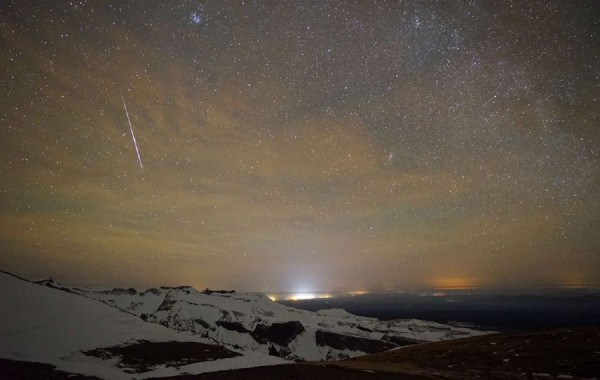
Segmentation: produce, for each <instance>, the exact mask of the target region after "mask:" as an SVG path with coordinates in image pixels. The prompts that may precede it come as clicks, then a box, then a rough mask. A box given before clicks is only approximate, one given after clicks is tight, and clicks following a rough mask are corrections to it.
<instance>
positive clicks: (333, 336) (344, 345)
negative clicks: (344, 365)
mask: <svg viewBox="0 0 600 380" xmlns="http://www.w3.org/2000/svg"><path fill="white" fill-rule="evenodd" d="M315 338H316V341H317V345H318V346H322V347H332V348H335V349H337V350H341V351H343V350H349V351H360V352H366V353H369V354H372V353H375V352H382V351H387V350H391V349H392V348H396V347H397V345H396V344H394V343H391V342H386V341H383V340H375V339H368V338H362V337H357V336H351V335H343V334H338V333H334V332H329V331H322V330H318V331H317V332H316V333H315Z"/></svg>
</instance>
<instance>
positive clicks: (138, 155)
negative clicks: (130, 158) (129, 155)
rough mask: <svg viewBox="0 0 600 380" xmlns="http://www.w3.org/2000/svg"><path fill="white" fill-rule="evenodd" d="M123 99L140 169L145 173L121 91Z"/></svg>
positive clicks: (123, 98)
mask: <svg viewBox="0 0 600 380" xmlns="http://www.w3.org/2000/svg"><path fill="white" fill-rule="evenodd" d="M121 99H122V100H123V108H125V115H127V123H129V130H130V131H131V138H132V139H133V146H135V153H137V158H138V162H139V163H140V169H142V173H143V172H144V165H143V164H142V157H140V150H139V149H138V146H137V142H136V141H135V134H134V133H133V127H132V126H131V120H129V112H128V111H127V105H126V104H125V97H124V96H123V92H122V91H121Z"/></svg>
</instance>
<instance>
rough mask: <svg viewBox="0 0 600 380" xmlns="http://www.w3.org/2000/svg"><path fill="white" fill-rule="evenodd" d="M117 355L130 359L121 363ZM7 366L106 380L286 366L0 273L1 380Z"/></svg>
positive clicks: (280, 361)
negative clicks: (14, 364) (40, 366)
mask: <svg viewBox="0 0 600 380" xmlns="http://www.w3.org/2000/svg"><path fill="white" fill-rule="evenodd" d="M46 285H48V284H46ZM62 290H67V291H68V290H69V288H67V287H63V289H62ZM158 346H160V347H161V348H163V349H162V350H161V352H159V354H160V355H156V354H157V352H156V351H157V350H156V348H155V347H158ZM165 347H166V349H165ZM149 351H154V355H150V354H152V352H149ZM123 352H127V353H128V356H129V357H130V358H133V360H129V361H127V360H125V356H123V355H122V353H123ZM11 360H12V361H19V362H23V363H34V364H32V365H36V364H35V363H42V364H45V365H48V366H49V367H54V368H56V369H58V370H60V371H66V372H68V373H75V374H84V375H88V376H94V377H97V378H105V379H112V380H119V379H132V378H148V377H154V376H167V375H169V376H172V375H178V374H180V373H202V372H210V371H217V370H223V369H232V368H236V367H248V366H261V365H272V364H278V363H284V362H285V361H284V360H282V359H280V358H275V357H272V356H268V355H265V354H261V353H258V352H246V351H242V350H232V349H228V348H225V347H223V346H219V345H215V344H214V342H212V341H211V340H209V339H206V338H203V337H202V336H201V335H198V334H194V333H192V332H190V331H176V330H173V329H171V328H167V327H164V326H160V325H157V324H154V323H147V322H144V321H143V320H141V319H140V318H138V317H136V316H135V315H131V314H130V313H125V312H123V311H121V310H118V309H116V308H114V307H111V306H109V305H106V304H103V303H101V302H97V301H96V300H93V299H89V298H86V297H82V296H80V295H77V294H72V292H69V293H67V292H65V291H59V290H56V289H51V288H49V287H44V286H40V285H38V284H35V283H32V282H30V281H27V280H25V279H22V278H20V277H17V276H14V275H12V274H10V273H7V272H3V271H0V378H13V375H11V374H9V373H7V372H6V371H3V370H5V368H3V366H6V365H8V364H7V363H9V361H11ZM49 371H52V370H49ZM32 373H33V372H32ZM31 376H33V375H31ZM42 377H43V378H46V377H45V376H42ZM17 378H21V377H18V376H17ZM26 378H41V377H35V376H33V377H26ZM50 378H62V377H59V376H57V377H52V376H51V374H50Z"/></svg>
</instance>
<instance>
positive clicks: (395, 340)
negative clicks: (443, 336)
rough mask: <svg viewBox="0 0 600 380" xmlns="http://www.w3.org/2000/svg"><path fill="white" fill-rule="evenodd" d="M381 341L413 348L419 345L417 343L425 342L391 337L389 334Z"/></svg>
mask: <svg viewBox="0 0 600 380" xmlns="http://www.w3.org/2000/svg"><path fill="white" fill-rule="evenodd" d="M381 339H382V340H385V341H387V342H392V343H394V344H396V345H398V346H401V347H402V346H412V345H413V344H417V343H423V341H421V340H417V339H410V338H404V337H401V336H396V335H389V334H385V335H384V336H383V337H382V338H381Z"/></svg>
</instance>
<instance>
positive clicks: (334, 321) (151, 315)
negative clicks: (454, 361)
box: [38, 280, 487, 360]
mask: <svg viewBox="0 0 600 380" xmlns="http://www.w3.org/2000/svg"><path fill="white" fill-rule="evenodd" d="M38 283H39V284H42V285H45V286H49V287H54V288H57V289H61V290H64V291H68V292H72V293H76V294H80V295H83V296H85V297H88V298H93V299H96V300H98V301H101V302H104V303H106V304H108V305H111V306H114V307H117V308H119V309H121V310H123V311H127V312H129V313H132V314H134V315H137V316H138V317H140V318H142V319H143V320H146V321H149V322H155V323H158V324H161V325H163V326H167V327H170V328H173V329H176V330H180V331H191V332H194V333H196V334H199V335H201V336H202V337H204V338H207V339H210V340H211V341H213V342H215V343H218V344H222V345H226V346H229V347H233V348H237V349H242V350H247V351H256V352H262V353H265V354H266V353H268V354H271V355H275V356H280V357H282V358H285V359H288V360H331V359H341V358H348V357H356V356H360V355H364V354H367V353H374V352H381V351H385V350H389V349H393V348H397V347H401V346H405V345H410V344H415V343H421V342H433V341H440V340H449V339H457V338H464V337H469V336H475V335H482V334H485V333H487V332H483V331H477V330H472V329H468V328H462V327H455V326H450V325H443V324H439V323H435V322H426V321H420V320H414V319H413V320H392V321H380V320H378V319H375V318H367V317H359V316H356V315H352V314H350V313H347V312H346V311H344V310H341V309H328V310H321V311H318V312H311V311H305V310H299V309H294V308H291V307H288V306H284V305H281V304H279V303H276V302H274V301H272V300H270V299H269V298H268V297H266V296H265V295H264V294H262V293H238V292H233V291H209V290H205V291H197V290H196V289H194V288H192V287H186V286H182V287H173V288H169V287H161V288H151V289H148V290H145V291H138V290H136V289H133V288H129V289H122V288H117V289H110V290H94V289H80V288H68V287H65V286H63V285H61V284H59V283H57V282H56V281H53V280H44V281H39V282H38Z"/></svg>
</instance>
